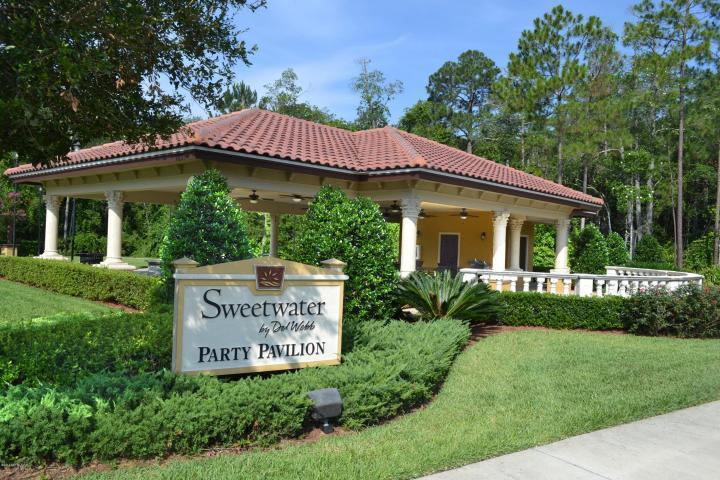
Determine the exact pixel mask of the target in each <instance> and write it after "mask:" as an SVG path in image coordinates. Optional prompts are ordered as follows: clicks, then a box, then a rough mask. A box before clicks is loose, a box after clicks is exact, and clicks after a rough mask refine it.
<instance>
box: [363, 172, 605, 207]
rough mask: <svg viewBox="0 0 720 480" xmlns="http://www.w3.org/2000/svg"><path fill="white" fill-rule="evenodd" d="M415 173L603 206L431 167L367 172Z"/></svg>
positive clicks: (375, 173)
mask: <svg viewBox="0 0 720 480" xmlns="http://www.w3.org/2000/svg"><path fill="white" fill-rule="evenodd" d="M413 173H430V174H433V175H438V176H442V177H448V178H454V179H457V180H462V181H465V182H472V183H477V184H480V185H487V186H494V187H496V188H497V187H501V188H504V189H507V190H512V191H515V192H521V193H529V194H532V195H537V196H541V197H546V198H550V199H555V200H560V201H563V202H565V203H567V202H572V203H576V204H580V205H587V206H589V207H592V208H598V209H600V208H602V205H597V204H594V203H590V202H585V201H583V200H577V199H574V198H568V197H561V196H559V195H553V194H551V193H545V192H538V191H536V190H528V189H526V188H521V187H514V186H512V185H506V184H504V183H498V182H490V181H488V180H482V179H479V178H474V177H466V176H463V175H458V174H455V173H448V172H443V171H442V170H433V169H430V168H401V169H394V170H378V171H371V172H366V175H368V176H369V177H379V176H385V175H397V174H413ZM528 175H530V174H528ZM552 203H556V202H552Z"/></svg>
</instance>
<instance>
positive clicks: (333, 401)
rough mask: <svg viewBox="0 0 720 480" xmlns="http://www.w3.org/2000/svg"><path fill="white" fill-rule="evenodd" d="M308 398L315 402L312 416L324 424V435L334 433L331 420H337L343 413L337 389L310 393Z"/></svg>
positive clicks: (322, 389) (323, 389)
mask: <svg viewBox="0 0 720 480" xmlns="http://www.w3.org/2000/svg"><path fill="white" fill-rule="evenodd" d="M308 397H310V400H312V402H313V408H312V413H311V414H310V416H311V417H312V418H313V419H314V420H317V421H319V422H322V431H323V433H333V432H334V431H335V429H334V428H333V426H332V424H331V423H330V419H332V418H337V417H339V416H340V414H341V413H342V407H343V402H342V398H340V392H339V391H338V389H337V388H321V389H320V390H313V391H312V392H308Z"/></svg>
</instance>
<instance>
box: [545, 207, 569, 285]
mask: <svg viewBox="0 0 720 480" xmlns="http://www.w3.org/2000/svg"><path fill="white" fill-rule="evenodd" d="M569 229H570V219H569V218H561V219H560V220H558V221H557V223H556V224H555V268H553V269H552V270H550V273H570V269H569V268H568V230H569Z"/></svg>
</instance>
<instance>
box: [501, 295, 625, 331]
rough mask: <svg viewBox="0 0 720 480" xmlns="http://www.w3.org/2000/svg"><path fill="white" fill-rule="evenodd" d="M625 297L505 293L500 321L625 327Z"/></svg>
mask: <svg viewBox="0 0 720 480" xmlns="http://www.w3.org/2000/svg"><path fill="white" fill-rule="evenodd" d="M626 303H627V300H626V299H625V298H623V297H615V296H612V297H601V298H597V297H577V296H562V295H548V294H546V293H536V292H502V293H501V294H500V313H499V314H498V316H497V319H498V323H500V324H502V325H513V326H538V327H548V328H562V329H573V328H583V329H588V330H619V329H622V328H624V324H623V312H624V309H625V306H626Z"/></svg>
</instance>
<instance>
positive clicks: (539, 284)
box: [537, 277, 545, 293]
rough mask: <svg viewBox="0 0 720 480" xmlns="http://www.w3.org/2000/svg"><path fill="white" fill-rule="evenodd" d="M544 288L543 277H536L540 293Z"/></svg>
mask: <svg viewBox="0 0 720 480" xmlns="http://www.w3.org/2000/svg"><path fill="white" fill-rule="evenodd" d="M544 288H545V277H537V291H538V292H540V293H542V292H543V289H544Z"/></svg>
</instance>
